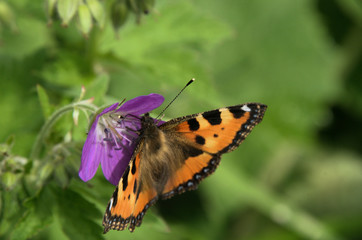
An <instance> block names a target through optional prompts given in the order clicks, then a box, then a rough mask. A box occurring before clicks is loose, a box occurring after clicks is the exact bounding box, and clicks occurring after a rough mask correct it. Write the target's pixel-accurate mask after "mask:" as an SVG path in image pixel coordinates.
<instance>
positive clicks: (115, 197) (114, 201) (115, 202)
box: [112, 186, 118, 207]
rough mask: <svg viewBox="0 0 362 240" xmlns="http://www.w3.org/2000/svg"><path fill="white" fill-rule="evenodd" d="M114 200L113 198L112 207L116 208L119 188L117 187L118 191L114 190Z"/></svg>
mask: <svg viewBox="0 0 362 240" xmlns="http://www.w3.org/2000/svg"><path fill="white" fill-rule="evenodd" d="M112 198H113V204H112V206H113V207H115V206H116V205H117V200H118V186H117V187H116V190H114V192H113V196H112Z"/></svg>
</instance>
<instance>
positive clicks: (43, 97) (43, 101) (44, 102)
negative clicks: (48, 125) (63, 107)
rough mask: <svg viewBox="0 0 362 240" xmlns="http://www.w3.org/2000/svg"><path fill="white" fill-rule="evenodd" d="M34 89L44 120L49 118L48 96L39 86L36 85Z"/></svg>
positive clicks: (50, 109)
mask: <svg viewBox="0 0 362 240" xmlns="http://www.w3.org/2000/svg"><path fill="white" fill-rule="evenodd" d="M36 89H37V92H38V98H39V102H40V106H41V109H42V111H43V116H44V119H47V118H48V117H49V116H50V114H51V113H52V107H51V106H50V103H49V97H48V94H47V93H46V91H45V89H44V88H43V87H42V86H41V85H39V84H38V85H36Z"/></svg>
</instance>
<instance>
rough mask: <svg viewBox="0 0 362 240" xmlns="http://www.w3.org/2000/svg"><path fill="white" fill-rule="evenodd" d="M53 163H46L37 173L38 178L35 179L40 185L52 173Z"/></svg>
mask: <svg viewBox="0 0 362 240" xmlns="http://www.w3.org/2000/svg"><path fill="white" fill-rule="evenodd" d="M53 171H54V163H52V162H47V163H45V164H44V166H42V168H41V169H40V173H39V178H38V179H37V180H38V182H39V183H40V184H42V183H43V182H45V180H46V179H47V178H48V177H49V176H50V175H51V174H52V173H53Z"/></svg>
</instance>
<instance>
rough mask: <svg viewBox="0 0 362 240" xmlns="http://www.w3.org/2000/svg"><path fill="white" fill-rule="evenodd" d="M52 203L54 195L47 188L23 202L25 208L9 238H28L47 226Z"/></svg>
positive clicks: (49, 221) (20, 239)
mask: <svg viewBox="0 0 362 240" xmlns="http://www.w3.org/2000/svg"><path fill="white" fill-rule="evenodd" d="M53 203H54V195H53V194H52V192H51V191H49V189H47V188H44V189H42V190H41V191H40V192H39V194H37V196H35V197H33V198H32V199H30V200H28V201H27V202H25V206H26V208H27V210H26V211H25V212H24V213H23V214H24V215H23V217H22V218H21V219H20V221H19V222H18V223H17V224H16V225H15V226H14V228H13V230H12V234H11V239H16V240H22V239H29V238H31V237H33V236H35V235H36V234H38V233H39V231H40V230H42V229H44V228H45V227H46V226H48V225H49V224H50V223H51V222H52V220H53Z"/></svg>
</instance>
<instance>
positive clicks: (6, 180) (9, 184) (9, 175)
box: [1, 172, 21, 190]
mask: <svg viewBox="0 0 362 240" xmlns="http://www.w3.org/2000/svg"><path fill="white" fill-rule="evenodd" d="M20 177H21V175H20V174H16V173H13V172H5V173H3V174H1V185H2V187H4V188H5V189H6V190H11V189H12V188H13V187H14V186H15V185H16V183H17V182H18V180H19V178H20Z"/></svg>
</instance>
